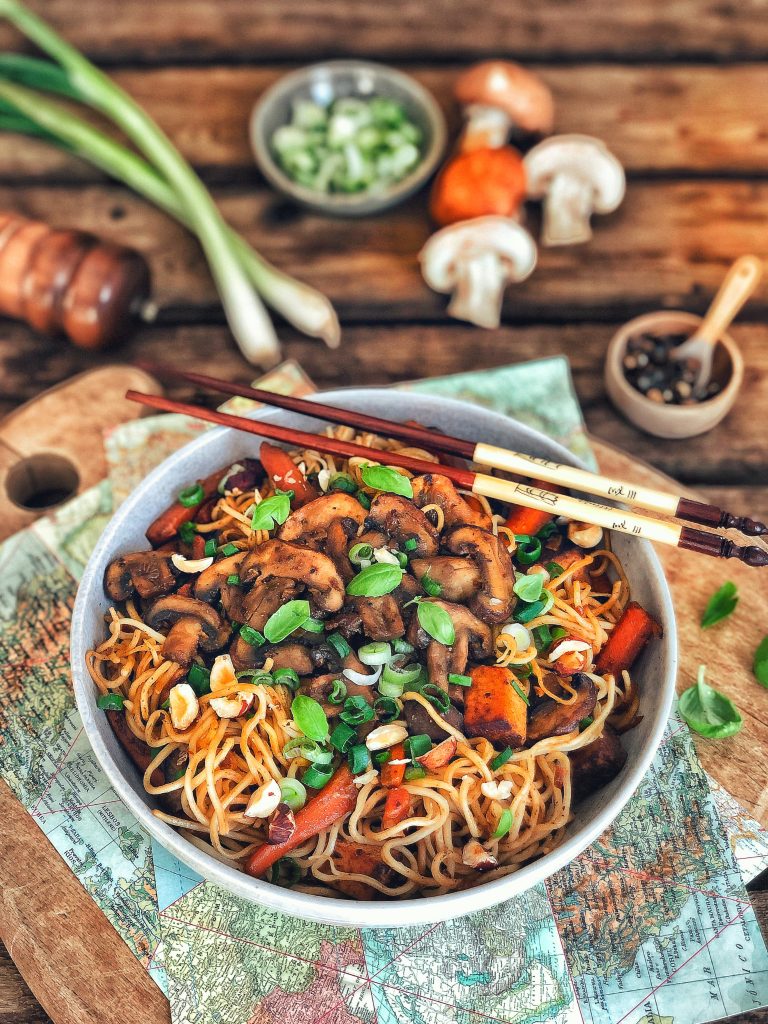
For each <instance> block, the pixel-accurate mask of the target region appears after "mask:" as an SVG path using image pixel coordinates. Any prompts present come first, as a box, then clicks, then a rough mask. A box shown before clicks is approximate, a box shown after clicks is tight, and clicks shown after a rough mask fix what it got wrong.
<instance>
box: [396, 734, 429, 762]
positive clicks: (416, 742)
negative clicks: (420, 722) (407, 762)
mask: <svg viewBox="0 0 768 1024" xmlns="http://www.w3.org/2000/svg"><path fill="white" fill-rule="evenodd" d="M403 746H404V747H405V756H406V757H409V758H410V759H411V760H412V761H415V760H416V758H417V757H423V755H424V754H427V753H428V752H429V751H430V750H431V749H432V740H431V739H430V738H429V736H427V734H426V733H423V732H422V733H418V734H417V735H416V736H409V737H408V739H407V740H406V741H405V742H404V743H403Z"/></svg>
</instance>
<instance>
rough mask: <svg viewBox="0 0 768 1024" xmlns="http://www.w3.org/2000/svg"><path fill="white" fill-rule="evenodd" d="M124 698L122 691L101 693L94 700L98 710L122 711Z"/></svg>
mask: <svg viewBox="0 0 768 1024" xmlns="http://www.w3.org/2000/svg"><path fill="white" fill-rule="evenodd" d="M124 700H125V698H124V697H123V695H122V693H102V694H101V696H100V697H99V699H98V700H97V701H96V707H97V708H98V709H99V710H100V711H122V710H123V701H124Z"/></svg>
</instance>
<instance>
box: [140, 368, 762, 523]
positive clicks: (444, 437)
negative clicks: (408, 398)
mask: <svg viewBox="0 0 768 1024" xmlns="http://www.w3.org/2000/svg"><path fill="white" fill-rule="evenodd" d="M140 365H141V367H142V369H145V370H148V371H149V372H150V373H154V374H156V375H157V376H160V377H165V378H171V379H176V380H185V381H188V382H189V383H191V384H198V385H200V387H203V388H209V389H211V390H213V391H218V392H220V393H221V394H223V395H239V396H240V397H242V398H249V399H252V400H253V401H257V402H261V403H263V404H264V405H272V406H276V407H277V408H279V409H288V410H289V411H290V412H297V413H300V414H301V415H302V416H313V417H315V418H316V419H321V420H328V421H330V422H331V423H341V424H343V425H344V426H353V427H357V428H358V429H360V430H366V431H370V432H371V433H375V434H384V435H385V436H389V437H397V438H400V439H402V440H406V441H411V442H413V443H414V444H418V445H426V446H427V447H428V448H429V449H432V450H439V451H442V452H448V453H450V454H452V455H458V456H460V457H461V458H464V459H468V460H469V461H471V462H476V463H478V464H479V465H481V466H489V467H493V468H494V469H503V470H507V471H508V472H511V473H519V474H521V475H523V476H526V477H531V478H533V479H535V480H544V481H546V482H547V483H552V484H556V485H558V486H560V487H572V488H574V489H575V490H578V491H585V492H586V493H587V494H594V495H597V496H599V497H601V498H608V499H613V500H616V501H621V502H624V503H625V504H626V505H629V506H631V507H633V508H645V509H651V510H653V511H654V512H662V513H664V514H666V515H669V516H674V517H675V518H676V519H684V520H686V521H687V522H691V523H702V524H703V525H705V526H711V527H713V528H715V529H717V528H722V529H732V530H740V531H741V532H742V533H744V534H746V535H747V536H750V537H755V536H759V535H761V534H765V533H768V525H766V524H765V523H761V522H758V521H757V520H755V519H750V518H749V517H747V516H735V515H732V514H731V513H730V512H726V511H724V510H723V509H721V508H718V507H717V506H716V505H710V504H707V503H706V502H703V501H694V500H693V499H691V498H685V497H681V496H680V495H675V494H668V493H667V492H665V491H659V490H656V489H655V488H651V487H642V486H640V485H638V484H633V483H630V482H628V481H626V480H616V479H613V478H611V477H606V476H601V475H600V474H598V473H590V472H588V471H587V470H584V469H577V468H575V467H574V466H566V465H563V464H561V463H559V462H552V461H551V460H550V459H542V458H537V457H536V456H533V455H524V454H523V453H522V452H515V451H510V450H509V449H506V448H497V447H495V446H494V445H490V444H484V443H483V442H478V443H475V442H473V441H464V440H462V439H461V438H459V437H451V436H449V435H448V434H441V433H440V432H439V431H435V430H429V429H428V428H426V427H420V426H417V425H416V424H409V423H393V422H391V421H390V420H387V419H382V418H380V417H378V416H370V415H368V414H367V413H362V412H357V411H355V410H352V409H343V408H339V407H338V406H334V405H326V404H325V403H324V402H323V403H320V402H312V401H309V400H307V399H306V398H296V397H294V396H292V395H279V394H275V393H274V392H271V391H262V390H261V389H260V388H253V387H249V386H248V385H245V384H235V383H233V382H231V381H226V380H219V379H218V378H217V377H209V376H208V375H207V374H204V373H193V372H190V371H187V370H177V369H176V368H175V367H171V366H164V365H157V364H155V363H148V362H143V361H142V362H141V363H140Z"/></svg>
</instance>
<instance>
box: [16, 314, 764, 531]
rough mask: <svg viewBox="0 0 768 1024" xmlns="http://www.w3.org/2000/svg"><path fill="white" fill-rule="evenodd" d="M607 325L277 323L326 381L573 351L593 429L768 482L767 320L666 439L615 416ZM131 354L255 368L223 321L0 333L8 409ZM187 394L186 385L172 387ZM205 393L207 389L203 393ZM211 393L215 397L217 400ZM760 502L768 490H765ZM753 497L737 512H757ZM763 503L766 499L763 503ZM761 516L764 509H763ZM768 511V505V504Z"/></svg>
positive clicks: (238, 373)
mask: <svg viewBox="0 0 768 1024" xmlns="http://www.w3.org/2000/svg"><path fill="white" fill-rule="evenodd" d="M613 329H614V328H613V327H612V326H611V325H610V324H600V323H588V324H579V325H575V326H569V327H558V326H550V325H546V324H544V325H536V326H525V327H503V328H501V329H500V330H498V331H482V330H479V329H477V328H471V327H463V326H460V325H458V324H456V325H450V326H449V325H423V324H421V325H419V324H411V325H407V326H403V325H401V326H381V327H361V326H347V327H345V329H344V335H343V342H342V344H343V348H342V350H341V357H338V356H333V355H331V354H330V353H329V352H328V350H327V349H326V348H325V347H324V346H323V345H321V344H319V343H318V342H314V341H310V340H308V339H304V338H299V337H298V336H297V335H296V334H295V333H293V332H289V331H287V330H283V331H281V334H282V336H283V337H284V338H285V339H286V343H285V352H286V354H287V355H290V356H293V357H295V358H296V359H298V360H299V362H300V363H301V364H302V366H303V367H304V369H305V370H306V371H307V373H308V374H309V375H310V377H311V378H312V380H314V381H315V383H316V384H317V385H318V386H319V387H323V388H332V387H345V386H349V385H370V384H392V383H395V382H397V381H401V380H409V379H414V378H418V377H422V376H424V375H429V376H436V377H437V376H443V375H446V374H450V373H461V372H463V371H465V370H473V369H477V370H480V369H487V368H490V367H493V366H504V365H507V364H509V363H516V362H522V361H524V360H528V359H536V358H543V357H547V356H556V355H566V356H567V357H568V359H569V360H570V362H571V369H572V373H573V377H574V382H575V386H576V391H577V394H578V396H579V399H580V401H581V404H582V407H583V409H584V412H585V416H586V419H587V423H588V425H589V428H590V430H591V431H592V433H593V434H594V435H595V436H596V437H602V438H604V439H606V440H609V441H613V442H614V443H616V444H620V445H621V446H622V447H623V448H625V449H626V450H628V451H631V452H633V453H634V454H635V455H637V457H638V458H641V459H644V460H645V461H647V462H649V463H651V464H653V465H655V466H657V467H658V468H660V469H662V470H664V471H665V472H666V473H669V474H670V475H673V476H675V477H677V478H678V479H681V480H684V481H687V482H689V483H695V484H707V485H710V486H712V487H722V486H725V487H737V488H738V487H739V486H747V485H751V486H753V487H758V486H759V485H763V486H764V485H765V484H766V483H768V449H766V446H765V444H764V443H763V439H762V437H761V436H760V434H759V432H758V431H757V430H756V428H755V423H756V417H761V416H762V415H763V410H764V409H765V408H767V407H768V326H765V325H757V324H740V325H737V327H736V328H735V329H734V335H735V336H736V338H737V339H738V341H739V343H740V344H741V346H742V349H743V352H744V357H745V361H746V364H747V374H746V381H745V384H744V389H743V391H742V395H741V398H740V400H739V401H738V402H737V404H736V406H735V408H734V409H733V411H732V412H731V413H730V415H729V416H728V417H727V418H726V419H725V420H724V421H723V423H722V424H720V426H718V427H717V428H716V429H715V430H714V431H712V432H710V433H708V434H704V435H703V436H701V437H698V438H689V439H688V440H686V441H660V440H659V439H658V438H653V437H650V436H649V435H647V434H643V433H642V432H640V431H639V430H637V429H636V428H635V427H633V426H632V425H631V424H629V423H627V422H625V421H624V420H623V419H621V417H619V416H618V415H617V413H616V411H615V410H614V408H613V406H611V405H609V404H608V401H607V398H606V396H605V390H604V387H603V379H602V360H603V356H604V353H605V347H606V345H607V343H608V340H609V338H610V336H611V334H612V332H613ZM116 358H121V359H124V360H132V359H139V358H144V359H154V360H157V361H163V360H165V361H168V362H172V363H176V364H177V365H181V364H184V365H186V366H189V367H193V368H196V369H199V370H201V371H204V372H209V373H214V374H216V375H217V376H221V377H225V378H228V379H232V380H240V381H248V380H249V379H252V378H253V377H254V376H256V371H255V370H254V368H253V367H250V366H249V365H248V364H247V363H246V362H245V360H244V359H243V358H242V357H241V356H240V354H239V352H238V351H237V349H236V347H235V345H234V342H233V341H232V339H231V338H230V336H229V334H228V332H227V331H226V329H225V328H223V327H218V326H213V325H197V326H191V325H189V326H178V327H174V328H148V329H145V330H143V331H141V332H139V334H138V335H137V336H136V337H135V338H134V339H133V340H132V341H131V342H129V343H128V344H127V345H125V346H124V347H123V348H122V349H120V350H119V353H118V352H113V353H102V354H100V355H99V354H94V353H88V352H83V351H82V350H79V349H74V348H72V347H70V346H67V345H64V344H63V343H61V342H56V341H46V340H44V339H42V338H40V337H39V336H35V335H33V334H32V333H31V332H30V331H28V330H26V329H25V328H23V327H21V326H18V325H10V324H8V325H6V326H5V327H4V329H3V330H2V331H0V365H3V367H4V372H3V375H2V378H1V379H0V412H7V411H10V409H12V408H13V407H14V406H15V405H17V404H18V402H19V401H21V400H25V399H28V398H31V397H33V396H34V395H35V394H37V393H38V392H39V391H40V390H42V389H43V388H46V387H50V386H51V385H53V384H55V383H57V382H58V381H59V380H63V379H64V378H66V377H67V376H69V375H71V374H73V373H77V372H81V371H82V370H84V369H87V368H88V367H92V366H96V365H102V364H104V363H109V362H114V361H115V359H116ZM169 393H171V394H172V395H173V396H174V397H177V398H184V399H189V398H190V397H191V396H192V395H193V392H192V391H191V390H190V389H189V388H188V387H173V388H169ZM197 397H199V396H197ZM208 400H209V401H215V399H212V398H210V397H209V399H208ZM760 493H761V495H762V497H761V501H762V502H763V503H764V502H765V501H766V500H768V498H766V491H764V490H763V491H761V492H760ZM753 505H754V503H752V504H751V503H750V501H746V500H745V501H743V502H741V501H740V502H739V503H738V504H736V503H734V504H733V508H734V510H738V509H742V508H743V509H744V511H745V512H747V511H749V510H750V509H752V508H753ZM762 507H763V509H764V504H763V506H762ZM756 514H757V513H756ZM766 517H768V512H766Z"/></svg>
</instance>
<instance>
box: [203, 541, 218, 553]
mask: <svg viewBox="0 0 768 1024" xmlns="http://www.w3.org/2000/svg"><path fill="white" fill-rule="evenodd" d="M203 554H204V555H205V557H206V558H213V557H214V555H215V554H216V541H215V540H214V539H213V538H211V539H210V540H207V541H206V542H205V548H204V550H203Z"/></svg>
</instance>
